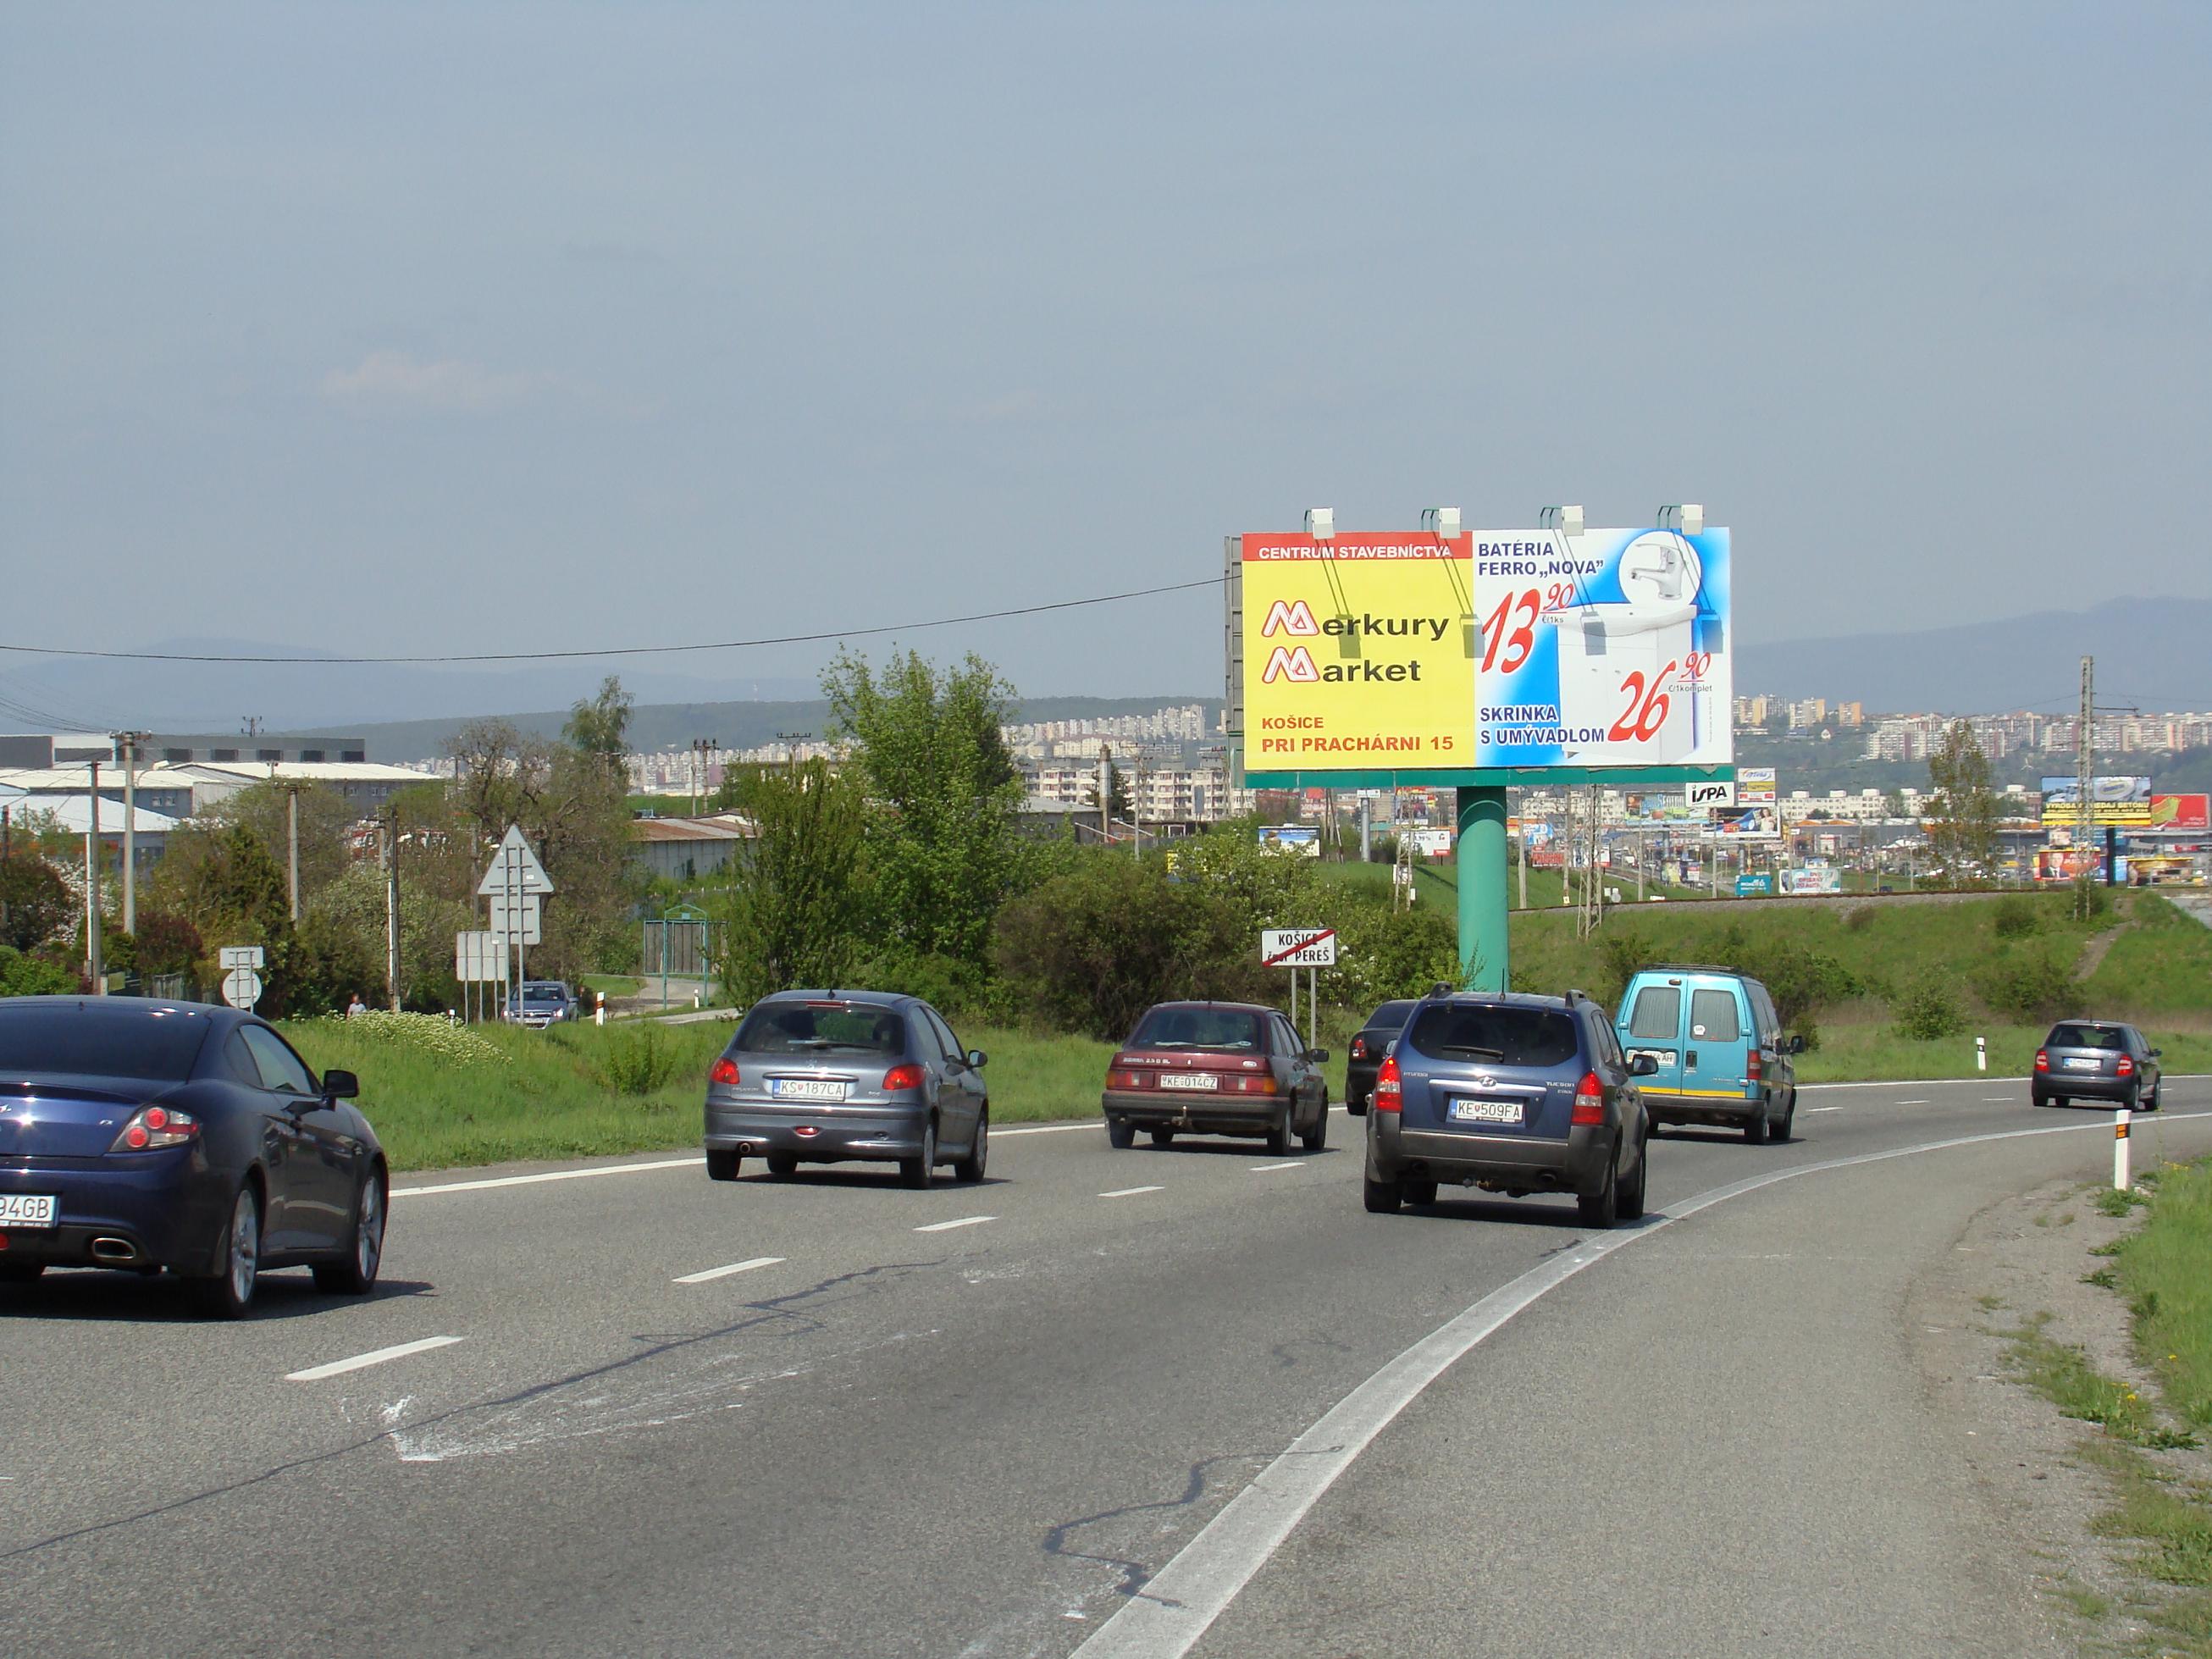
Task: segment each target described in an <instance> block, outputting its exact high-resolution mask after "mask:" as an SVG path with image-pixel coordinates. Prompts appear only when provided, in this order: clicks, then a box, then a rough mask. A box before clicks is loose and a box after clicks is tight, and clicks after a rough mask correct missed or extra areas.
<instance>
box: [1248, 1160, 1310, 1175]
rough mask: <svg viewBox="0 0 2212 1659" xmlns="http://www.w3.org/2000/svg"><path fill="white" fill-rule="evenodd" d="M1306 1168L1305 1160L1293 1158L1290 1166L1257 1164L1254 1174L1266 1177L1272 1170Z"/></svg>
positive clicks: (1253, 1168)
mask: <svg viewBox="0 0 2212 1659" xmlns="http://www.w3.org/2000/svg"><path fill="white" fill-rule="evenodd" d="M1304 1168H1305V1160H1304V1158H1293V1159H1291V1161H1290V1162H1289V1163H1288V1164H1254V1165H1253V1166H1252V1173H1253V1174H1254V1175H1266V1174H1267V1172H1268V1171H1269V1170H1303V1169H1304Z"/></svg>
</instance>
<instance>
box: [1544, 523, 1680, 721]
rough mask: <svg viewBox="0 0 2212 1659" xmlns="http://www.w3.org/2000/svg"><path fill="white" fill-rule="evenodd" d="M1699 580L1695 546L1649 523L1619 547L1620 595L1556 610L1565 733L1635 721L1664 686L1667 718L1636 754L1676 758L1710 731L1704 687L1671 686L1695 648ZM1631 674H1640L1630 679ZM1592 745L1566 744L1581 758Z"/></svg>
mask: <svg viewBox="0 0 2212 1659" xmlns="http://www.w3.org/2000/svg"><path fill="white" fill-rule="evenodd" d="M1704 581H1705V567H1704V564H1703V562H1701V561H1700V560H1699V557H1698V550H1697V549H1696V548H1695V547H1693V546H1692V545H1691V544H1690V542H1689V541H1688V539H1687V538H1685V537H1684V536H1683V535H1681V534H1680V532H1677V531H1672V530H1652V531H1647V532H1644V534H1643V535H1641V536H1638V538H1636V539H1635V540H1634V541H1632V542H1631V543H1629V544H1628V545H1627V546H1626V547H1625V548H1623V549H1622V550H1621V553H1620V592H1621V595H1622V597H1621V598H1620V599H1617V600H1612V599H1609V600H1605V601H1601V602H1599V603H1595V604H1589V605H1577V606H1575V607H1573V608H1572V609H1571V611H1568V612H1567V613H1566V614H1565V615H1563V616H1561V617H1560V618H1559V719H1560V723H1561V724H1562V725H1564V726H1566V727H1567V728H1568V729H1569V730H1577V729H1582V730H1593V729H1594V730H1596V731H1600V732H1612V731H1614V730H1616V729H1619V727H1620V726H1622V725H1623V724H1626V725H1627V726H1634V725H1635V724H1636V722H1637V718H1638V714H1639V712H1640V711H1642V710H1644V709H1646V708H1649V706H1650V702H1651V699H1652V697H1653V695H1654V694H1655V693H1656V692H1657V691H1660V690H1666V691H1667V697H1668V705H1667V711H1666V716H1665V719H1664V720H1663V721H1662V722H1661V723H1660V725H1659V728H1658V731H1657V733H1656V736H1654V737H1653V738H1651V739H1650V741H1649V742H1644V743H1639V744H1638V754H1639V756H1640V757H1643V758H1645V759H1648V760H1649V761H1650V762H1653V763H1660V764H1664V763H1669V762H1674V761H1680V760H1681V759H1682V758H1683V757H1685V756H1687V755H1689V754H1691V753H1692V752H1694V751H1695V750H1697V749H1698V747H1699V744H1703V743H1705V742H1706V741H1707V740H1708V739H1709V738H1711V737H1712V736H1713V735H1715V733H1714V727H1713V710H1712V707H1711V704H1712V692H1711V689H1710V688H1709V687H1707V686H1705V685H1704V684H1699V686H1697V687H1695V688H1694V689H1692V690H1688V691H1680V692H1678V691H1674V690H1668V688H1670V687H1672V686H1674V685H1676V684H1680V681H1681V679H1682V678H1683V674H1684V669H1685V667H1686V665H1687V664H1688V662H1689V660H1690V657H1691V653H1692V652H1694V651H1696V650H1698V649H1699V648H1700V647H1699V588H1700V587H1701V586H1703V585H1704ZM1716 644H1717V642H1716ZM1705 648H1707V649H1712V648H1715V647H1713V646H1708V647H1705ZM1632 674H1633V675H1636V676H1638V678H1636V679H1635V680H1633V681H1631V680H1630V678H1629V677H1630V676H1631V675H1632ZM1624 687H1626V689H1624ZM1639 688H1640V690H1639ZM1608 746H1609V745H1608ZM1593 747H1595V745H1591V744H1569V745H1568V747H1567V750H1566V754H1567V758H1568V759H1569V760H1575V759H1578V758H1581V757H1583V756H1585V755H1587V754H1589V752H1590V750H1591V749H1592V748H1593Z"/></svg>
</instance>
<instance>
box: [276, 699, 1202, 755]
mask: <svg viewBox="0 0 2212 1659" xmlns="http://www.w3.org/2000/svg"><path fill="white" fill-rule="evenodd" d="M1189 703H1199V704H1202V705H1203V706H1204V707H1205V709H1206V718H1207V719H1208V720H1212V718H1213V717H1214V716H1215V715H1216V714H1218V712H1219V710H1220V708H1221V699H1220V698H1218V697H1194V696H1158V697H1029V698H1025V699H1023V700H1022V701H1021V702H1018V703H1017V704H1016V710H1017V712H1016V714H1015V716H1014V718H1015V719H1016V720H1018V721H1023V722H1028V721H1033V720H1103V719H1105V718H1108V717H1109V716H1111V715H1115V714H1152V713H1153V712H1154V711H1155V710H1157V709H1161V708H1182V707H1184V706H1185V705H1187V704H1189ZM506 718H507V720H512V721H513V723H514V725H515V726H517V727H518V728H520V730H522V731H525V732H538V733H540V734H542V735H544V736H546V737H557V736H559V735H560V732H561V726H562V722H563V721H565V720H567V719H568V710H567V709H566V708H562V709H553V710H541V711H539V712H537V713H534V714H509V715H507V716H506ZM468 723H469V722H468V720H467V719H449V720H396V721H387V722H385V723H382V724H376V725H358V724H356V725H352V726H344V727H342V728H341V727H331V728H330V729H329V730H327V731H320V730H319V731H313V732H298V733H279V734H274V735H296V736H300V737H327V736H343V737H360V738H367V739H368V754H369V758H370V759H372V760H380V761H392V762H395V763H396V762H404V761H414V760H428V759H430V758H432V757H435V756H437V755H439V754H441V753H442V752H444V749H445V744H446V740H447V738H450V737H452V736H453V733H454V732H458V731H459V730H460V729H461V727H462V726H465V725H467V724H468ZM828 725H829V704H828V703H827V702H823V700H821V699H820V698H814V699H811V700H810V701H807V702H702V703H640V704H639V705H638V706H637V707H636V708H633V709H632V710H631V711H630V724H629V739H630V747H631V748H632V749H634V750H639V751H641V752H643V753H648V754H649V753H654V752H658V751H661V750H671V749H682V748H684V747H685V746H687V745H688V744H690V742H691V741H692V740H693V739H694V738H713V739H714V741H715V742H716V743H719V744H721V746H722V747H723V748H725V749H757V748H758V747H760V746H761V745H762V744H769V743H774V742H775V740H776V736H777V734H778V733H779V732H805V733H806V734H808V735H809V736H811V737H819V736H820V735H821V734H822V732H823V731H824V730H825V729H826V728H827V727H828Z"/></svg>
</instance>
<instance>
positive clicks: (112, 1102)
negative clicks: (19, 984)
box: [0, 997, 391, 1319]
mask: <svg viewBox="0 0 2212 1659" xmlns="http://www.w3.org/2000/svg"><path fill="white" fill-rule="evenodd" d="M360 1088H361V1085H360V1084H359V1083H358V1082H357V1081H356V1079H355V1078H354V1075H353V1073H350V1072H337V1071H331V1072H325V1073H323V1075H322V1076H321V1077H320V1078H317V1077H316V1075H315V1074H314V1073H313V1071H312V1070H310V1069H309V1067H308V1066H307V1062H306V1061H305V1060H301V1058H300V1056H299V1055H298V1054H296V1053H295V1052H294V1050H293V1048H292V1046H291V1045H290V1044H289V1043H288V1042H285V1041H284V1039H283V1036H280V1035H279V1034H278V1033H277V1032H276V1030H274V1029H273V1028H272V1027H270V1025H268V1024H265V1023H264V1022H263V1021H261V1020H259V1019H257V1018H254V1017H253V1016H252V1014H249V1013H241V1012H239V1011H237V1010H235V1009H231V1008H218V1007H210V1006H204V1005H202V1004H198V1003H191V1002H154V1001H146V1000H140V999H138V998H135V997H131V998H125V997H98V998H95V997H16V998H9V999H8V1000H4V1001H0V1285H7V1284H10V1283H15V1284H21V1283H23V1282H26V1281H28V1280H31V1279H37V1278H38V1277H39V1276H40V1274H41V1273H45V1272H46V1269H47V1268H49V1267H112V1268H123V1269H125V1270H135V1271H137V1272H140V1273H159V1272H161V1271H164V1270H166V1271H167V1272H168V1273H173V1274H174V1275H176V1276H177V1277H178V1278H179V1279H184V1280H185V1282H186V1283H187V1284H188V1285H190V1286H191V1289H192V1291H193V1292H194V1293H195V1295H196V1296H197V1298H198V1300H199V1302H200V1304H201V1306H202V1307H203V1308H204V1310H206V1311H207V1312H209V1313H211V1314H214V1315H216V1316H219V1317H223V1318H233V1319H234V1318H236V1317H238V1316H240V1315H241V1314H243V1313H245V1312H246V1310H247V1309H248V1308H249V1307H250V1306H251V1305H252V1301H253V1289H254V1279H255V1277H256V1275H257V1274H258V1273H260V1271H261V1270H262V1269H263V1268H264V1267H313V1269H314V1273H315V1282H316V1284H317V1285H320V1286H321V1287H322V1288H323V1289H325V1290H327V1291H343V1292H347V1293H350V1294H353V1295H356V1296H358V1295H362V1294H364V1293H366V1292H367V1291H369V1290H370V1289H372V1288H373V1287H374V1285H375V1283H376V1272H377V1267H378V1266H379V1265H380V1262H381V1261H382V1260H383V1255H384V1231H385V1214H386V1200H387V1199H388V1198H389V1196H390V1192H391V1187H390V1177H389V1173H388V1171H387V1170H386V1166H385V1160H384V1151H383V1148H382V1147H380V1146H379V1145H378V1144H377V1139H376V1133H375V1131H374V1130H373V1129H371V1128H370V1127H369V1126H368V1119H367V1118H365V1117H363V1116H362V1114H361V1112H360V1111H359V1110H358V1109H356V1107H355V1106H354V1105H353V1104H352V1100H353V1097H355V1096H356V1095H357V1094H358V1093H359V1092H360Z"/></svg>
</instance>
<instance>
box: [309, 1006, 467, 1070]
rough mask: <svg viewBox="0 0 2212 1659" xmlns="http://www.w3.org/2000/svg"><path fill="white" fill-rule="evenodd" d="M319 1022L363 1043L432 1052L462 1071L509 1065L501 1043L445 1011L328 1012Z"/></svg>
mask: <svg viewBox="0 0 2212 1659" xmlns="http://www.w3.org/2000/svg"><path fill="white" fill-rule="evenodd" d="M315 1024H318V1025H327V1026H331V1027H333V1028H335V1029H336V1030H337V1031H342V1032H343V1033H344V1034H345V1036H348V1037H349V1038H351V1039H354V1040H356V1041H357V1042H363V1043H380V1044H384V1045H386V1046H388V1047H391V1048H406V1049H410V1050H411V1051H413V1052H414V1053H416V1054H428V1055H429V1056H431V1057H432V1058H434V1059H436V1060H442V1061H443V1062H445V1063H446V1064H447V1065H448V1066H453V1067H455V1068H456V1069H459V1070H469V1069H472V1068H475V1067H478V1066H487V1067H488V1066H504V1065H506V1064H507V1056H506V1055H505V1054H501V1052H500V1051H499V1048H498V1045H496V1044H495V1043H493V1042H488V1041H486V1040H485V1039H484V1038H483V1037H481V1036H477V1034H476V1033H475V1032H474V1031H471V1030H469V1029H468V1027H466V1026H465V1025H456V1024H453V1022H452V1021H451V1020H449V1019H447V1018H446V1017H445V1016H444V1015H443V1014H395V1013H393V1012H391V1010H389V1009H376V1008H372V1009H370V1010H369V1011H368V1012H367V1013H362V1014H356V1015H355V1016H354V1017H353V1018H351V1019H348V1018H346V1017H345V1016H344V1015H343V1014H325V1015H324V1016H323V1017H322V1018H321V1019H319V1020H318V1021H316V1022H315Z"/></svg>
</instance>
